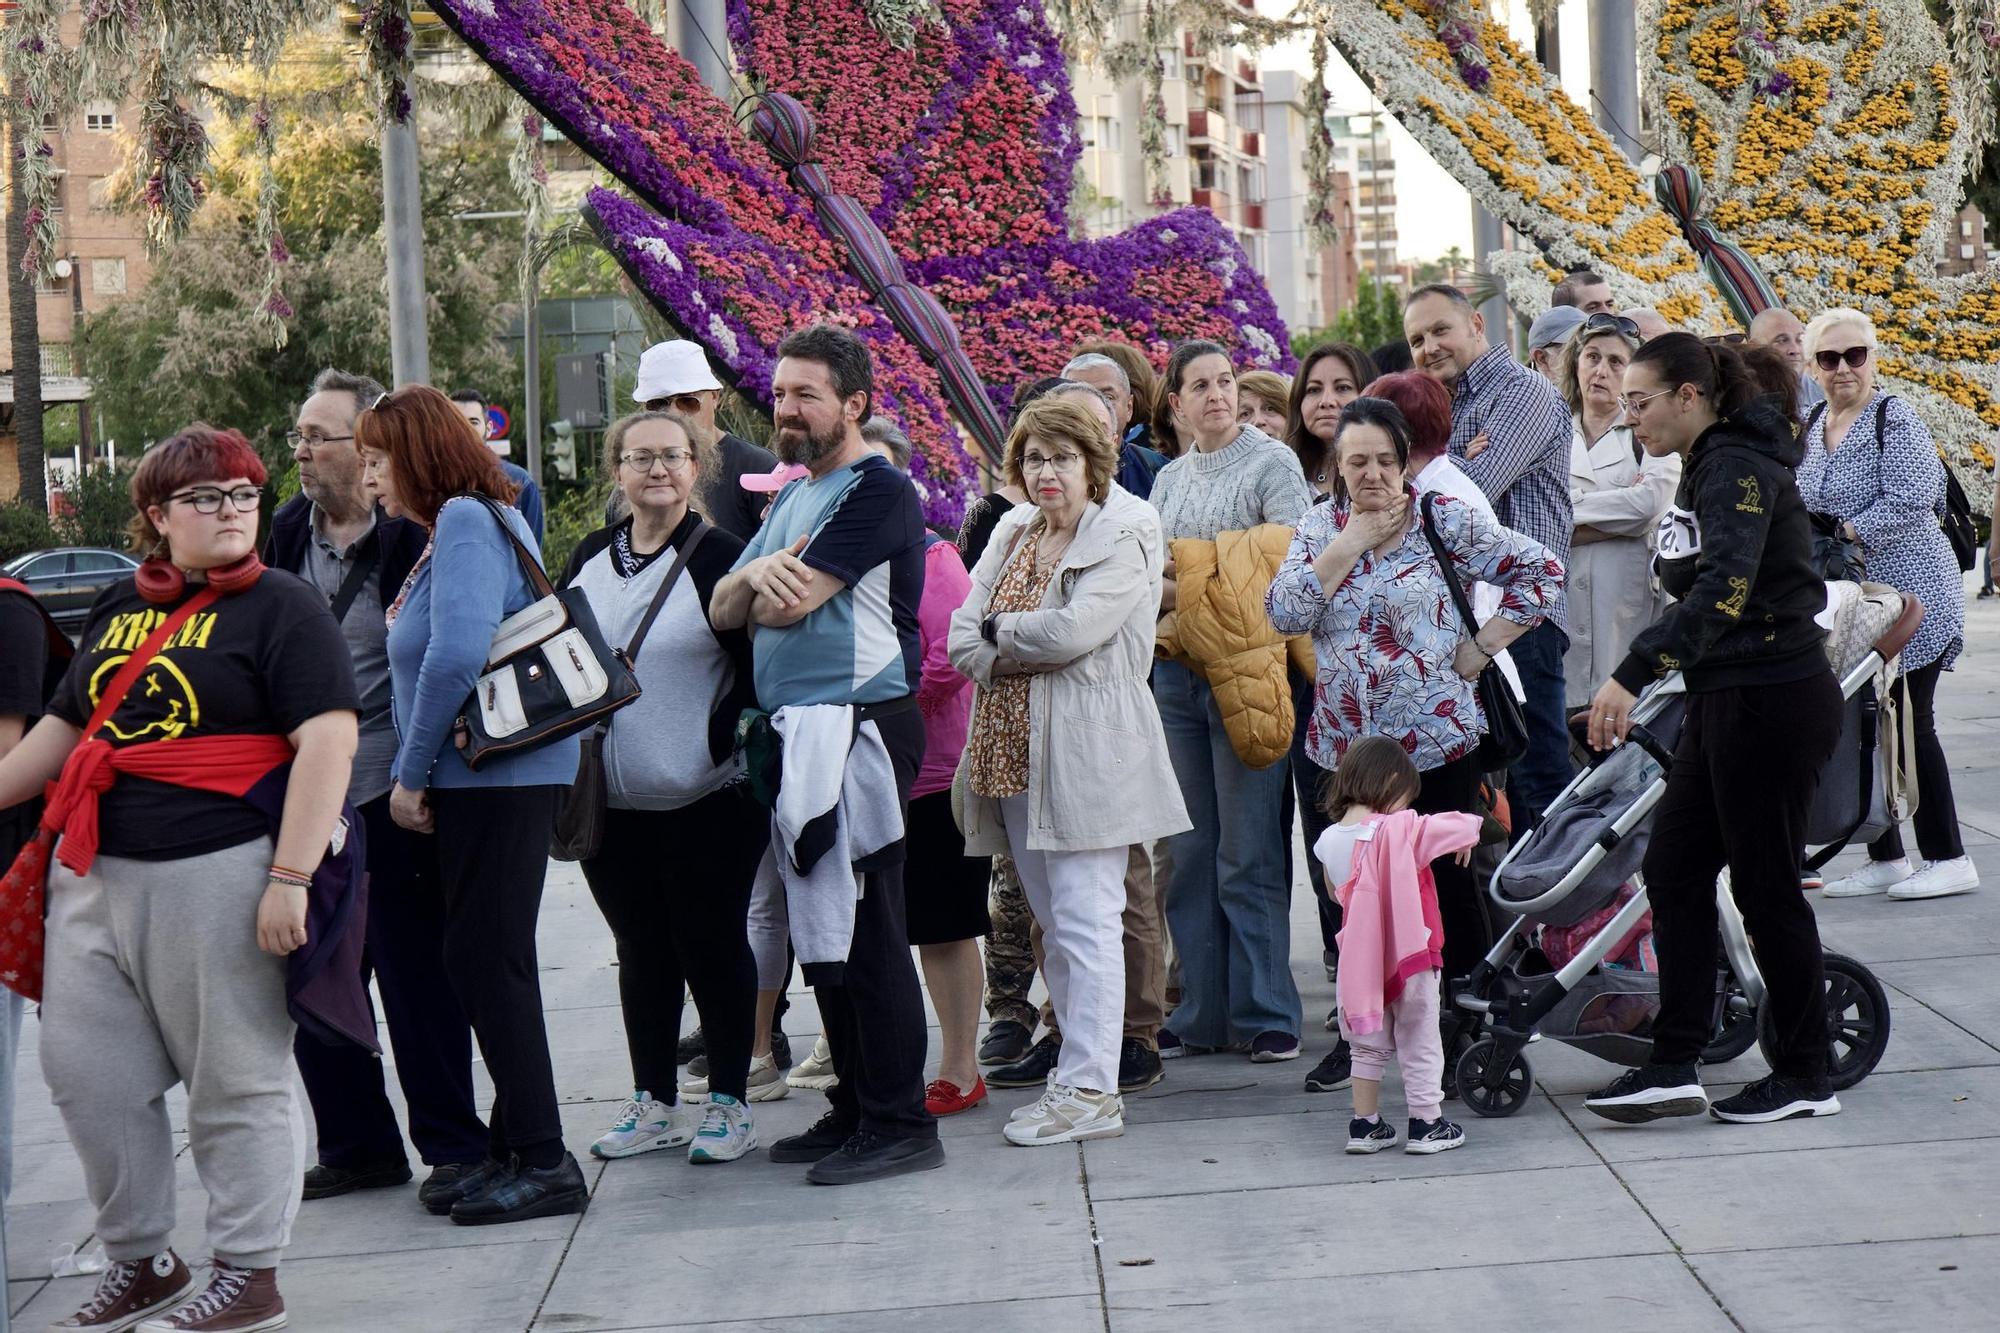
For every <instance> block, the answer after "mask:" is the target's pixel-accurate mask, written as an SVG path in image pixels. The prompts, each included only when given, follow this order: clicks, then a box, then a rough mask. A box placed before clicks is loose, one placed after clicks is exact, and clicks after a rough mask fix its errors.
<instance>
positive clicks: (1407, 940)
mask: <svg viewBox="0 0 2000 1333" xmlns="http://www.w3.org/2000/svg"><path fill="white" fill-rule="evenodd" d="M1422 785H1423V779H1422V778H1421V777H1419V776H1418V773H1417V766H1416V765H1415V764H1413V763H1412V762H1410V756H1409V755H1408V754H1407V753H1406V752H1405V751H1404V749H1403V747H1402V745H1401V744H1400V743H1399V742H1396V741H1393V740H1390V739H1389V738H1387V737H1385V736H1369V737H1365V738H1364V739H1362V740H1360V741H1357V742H1356V743H1355V744H1354V746H1353V747H1352V748H1351V749H1349V750H1348V752H1347V754H1346V755H1345V756H1344V757H1343V758H1342V759H1341V761H1340V767H1339V768H1338V769H1337V770H1335V771H1334V774H1333V777H1332V780H1331V781H1330V782H1329V783H1328V784H1327V795H1326V806H1325V809H1326V813H1327V815H1328V817H1329V818H1331V819H1332V820H1333V821H1334V823H1333V824H1332V826H1331V827H1329V828H1328V829H1327V830H1326V832H1324V833H1322V834H1321V835H1320V838H1319V841H1318V842H1317V843H1316V844H1314V846H1313V855H1314V856H1316V857H1318V858H1319V861H1320V864H1321V865H1322V866H1323V867H1325V870H1326V883H1327V886H1328V892H1330V893H1332V894H1333V895H1334V897H1335V899H1336V900H1337V901H1338V902H1339V903H1340V907H1341V928H1340V934H1339V936H1338V937H1337V939H1338V943H1339V945H1340V976H1339V981H1338V983H1337V987H1338V995H1339V998H1340V1032H1341V1035H1342V1036H1343V1037H1345V1038H1346V1039H1347V1041H1348V1044H1349V1045H1350V1046H1352V1047H1353V1050H1354V1119H1353V1120H1352V1121H1351V1122H1350V1123H1349V1125H1348V1129H1347V1151H1349V1152H1351V1153H1373V1152H1380V1151H1381V1150H1382V1149H1384V1148H1388V1147H1393V1146H1394V1145H1395V1142H1396V1131H1395V1130H1394V1129H1393V1128H1392V1127H1390V1126H1389V1125H1388V1124H1387V1123H1386V1122H1384V1121H1383V1119H1382V1117H1381V1114H1380V1106H1381V1098H1382V1071H1383V1070H1384V1069H1386V1068H1387V1067H1388V1064H1389V1060H1390V1058H1391V1057H1395V1058H1396V1059H1397V1060H1398V1061H1399V1063H1400V1064H1401V1067H1402V1071H1403V1095H1404V1098H1405V1099H1406V1100H1407V1101H1408V1103H1409V1112H1410V1127H1409V1135H1408V1138H1407V1139H1406V1141H1405V1142H1404V1144H1403V1151H1404V1152H1407V1153H1435V1152H1445V1151H1447V1150H1449V1149H1452V1148H1456V1147H1458V1146H1459V1145H1460V1144H1462V1143H1464V1142H1465V1131H1464V1130H1462V1129H1460V1128H1459V1127H1458V1126H1457V1125H1454V1124H1452V1123H1451V1122H1450V1121H1449V1120H1446V1119H1445V1118H1444V1105H1443V1093H1442V1089H1443V1085H1444V1041H1443V1038H1442V1037H1441V1036H1440V1035H1439V1032H1438V1004H1439V995H1438V979H1439V978H1438V973H1439V970H1440V968H1441V967H1442V966H1443V958H1444V955H1443V949H1444V927H1443V925H1442V924H1441V923H1440V921H1439V919H1438V905H1437V885H1436V883H1435V882H1434V881H1433V880H1432V878H1431V862H1432V861H1433V860H1435V859H1436V858H1438V857H1440V856H1446V855H1451V854H1454V853H1455V854H1456V855H1457V856H1458V857H1459V864H1461V865H1463V864H1465V863H1466V861H1467V860H1468V859H1469V858H1470V857H1471V855H1472V849H1473V847H1474V846H1475V845H1477V843H1478V842H1479V817H1478V816H1477V815H1468V814H1440V815H1419V814H1416V813H1414V812H1413V811H1411V810H1410V804H1411V803H1412V802H1413V801H1415V800H1416V799H1417V794H1418V792H1419V791H1420V790H1421V789H1422ZM1336 886H1337V887H1336Z"/></svg>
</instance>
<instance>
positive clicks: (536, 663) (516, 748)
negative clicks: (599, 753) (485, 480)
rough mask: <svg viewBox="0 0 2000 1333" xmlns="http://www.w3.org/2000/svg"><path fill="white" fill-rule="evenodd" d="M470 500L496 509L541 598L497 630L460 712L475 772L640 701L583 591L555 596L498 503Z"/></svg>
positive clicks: (465, 750) (465, 749) (626, 665)
mask: <svg viewBox="0 0 2000 1333" xmlns="http://www.w3.org/2000/svg"><path fill="white" fill-rule="evenodd" d="M470 498H472V499H475V500H478V501H479V502H480V503H481V504H483V505H485V506H486V508H487V509H488V510H489V511H491V513H492V514H493V519H494V521H495V522H496V523H498V524H499V525H500V531H501V532H502V533H504V534H505V535H506V537H507V541H508V542H509V543H510V544H511V545H512V546H513V548H514V558H515V559H516V560H518V561H519V562H520V564H521V572H522V573H523V574H525V575H526V576H527V579H528V583H529V586H531V587H532V588H534V590H535V593H536V599H535V600H534V601H533V602H531V603H529V604H528V605H527V606H524V607H522V608H521V609H520V610H519V611H516V612H515V613H514V614H513V615H511V616H508V617H507V618H506V619H505V620H503V621H501V622H500V628H499V629H497V630H495V631H494V632H493V644H492V646H491V647H490V648H488V649H487V651H486V668H485V670H483V671H482V672H481V673H480V675H479V679H478V680H477V681H476V682H474V684H473V687H472V693H471V695H470V696H468V697H467V698H466V701H465V707H464V709H463V710H462V711H461V712H460V713H459V717H458V730H459V734H460V737H461V741H460V745H459V749H460V752H461V753H462V754H463V755H464V756H465V763H466V767H468V768H474V769H476V768H478V767H479V766H480V765H481V764H483V763H485V762H486V761H487V760H489V759H495V758H498V757H500V756H503V755H510V754H522V753H525V752H526V751H529V750H533V749H537V748H539V747H541V746H544V745H547V744H549V743H550V742H551V741H558V740H561V739H562V738H563V737H565V736H574V735H575V734H576V733H578V732H580V731H584V730H587V729H588V728H590V727H593V726H596V725H597V724H598V723H599V722H602V721H603V720H604V719H605V718H607V717H609V716H610V715H611V714H613V713H615V712H617V711H618V710H619V709H621V708H623V707H624V706H625V705H626V704H629V703H631V702H632V701H633V700H634V699H636V698H638V697H639V680H638V677H636V676H635V675H633V673H632V664H631V663H630V662H628V661H627V660H626V658H625V654H624V653H623V652H622V651H620V650H618V649H614V648H609V647H606V646H605V643H604V635H603V634H602V633H601V632H600V631H599V630H598V628H597V617H596V615H595V614H593V613H592V611H591V609H590V602H589V600H588V599H587V598H586V597H585V596H584V593H583V589H581V588H564V589H562V590H561V591H557V589H556V587H555V585H554V584H552V583H550V582H549V576H548V575H547V574H546V573H545V572H543V570H542V566H541V563H540V562H539V561H537V560H536V559H535V557H534V556H533V555H532V554H530V552H529V551H528V548H527V547H526V546H525V545H524V544H523V543H522V541H521V539H520V538H519V537H516V536H515V535H514V530H513V529H512V528H511V527H509V526H508V524H507V520H506V517H505V515H503V514H502V513H501V510H500V505H499V502H498V501H495V500H492V499H490V498H488V497H487V496H484V495H474V496H472V497H470Z"/></svg>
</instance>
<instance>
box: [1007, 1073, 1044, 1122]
mask: <svg viewBox="0 0 2000 1333" xmlns="http://www.w3.org/2000/svg"><path fill="white" fill-rule="evenodd" d="M1055 1085H1056V1076H1055V1075H1054V1074H1050V1075H1049V1081H1048V1082H1047V1083H1046V1084H1045V1085H1044V1086H1043V1088H1042V1095H1043V1096H1047V1095H1048V1092H1049V1089H1051V1088H1053V1087H1055ZM1041 1109H1042V1102H1041V1098H1040V1097H1037V1098H1036V1099H1035V1100H1034V1101H1031V1102H1023V1103H1022V1104H1021V1105H1019V1106H1017V1107H1015V1108H1014V1109H1013V1110H1011V1111H1009V1112H1008V1113H1007V1123H1008V1124H1010V1125H1011V1124H1013V1123H1014V1122H1015V1121H1016V1120H1026V1119H1027V1118H1028V1117H1029V1116H1031V1115H1033V1114H1035V1112H1037V1111H1039V1110H1041Z"/></svg>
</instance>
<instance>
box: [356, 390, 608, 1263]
mask: <svg viewBox="0 0 2000 1333" xmlns="http://www.w3.org/2000/svg"><path fill="white" fill-rule="evenodd" d="M354 441H355V444H356V445H357V446H358V447H359V448H360V450H361V468H362V482H363V484H364V485H365V486H367V488H368V489H369V491H370V492H372V493H373V495H374V497H375V498H376V500H378V501H379V502H380V503H381V505H382V510H383V512H384V513H386V514H388V515H389V516H390V517H391V518H407V519H409V520H411V521H412V522H414V523H416V524H418V525H420V526H421V527H423V528H424V529H425V530H427V531H428V532H429V533H430V535H431V537H430V542H429V544H428V545H426V546H425V547H424V551H423V554H422V555H420V556H419V557H418V558H417V563H416V566H415V567H414V568H413V569H412V570H411V571H410V576H409V578H408V579H406V580H405V581H404V583H403V587H402V591H400V592H399V593H397V594H396V598H395V600H394V601H393V602H391V603H390V604H389V607H388V612H387V618H388V621H389V684H390V695H391V698H392V700H393V705H394V710H395V716H396V734H397V736H399V737H400V738H401V740H402V745H401V747H400V748H399V749H398V751H397V753H396V760H395V764H394V766H393V768H392V769H391V773H392V776H393V777H394V779H395V785H394V786H392V787H391V788H390V790H389V814H390V817H391V818H393V819H394V820H395V821H396V822H397V823H398V824H400V825H402V826H403V827H404V828H407V829H410V830H412V831H413V832H417V833H429V834H434V835H436V840H437V857H438V873H439V882H440V883H441V884H442V885H443V888H444V904H445V923H444V966H445V972H446V974H447V975H448V976H449V977H450V980H451V985H452V989H453V990H454V991H456V992H457V994H458V999H459V1003H460V1004H462V1005H463V1006H464V1007H465V1016H466V1018H467V1019H468V1020H469V1021H470V1022H471V1024H472V1032H473V1035H474V1036H475V1037H477V1038H478V1039H479V1050H480V1053H481V1054H482V1055H483V1056H484V1057H485V1060H486V1069H487V1072H488V1073H490V1074H492V1076H493V1113H492V1114H491V1115H490V1116H489V1117H488V1118H487V1127H488V1132H489V1141H488V1149H487V1152H488V1156H487V1160H486V1161H485V1162H483V1163H481V1164H480V1165H479V1166H477V1167H475V1168H473V1169H472V1170H471V1171H468V1172H466V1173H465V1174H464V1175H462V1176H459V1177H457V1178H456V1179H452V1180H446V1181H442V1182H438V1183H437V1184H436V1185H435V1186H431V1185H426V1187H425V1189H424V1190H423V1191H421V1192H419V1195H418V1197H419V1199H421V1200H422V1202H423V1205H424V1207H426V1208H427V1209H429V1210H430V1211H431V1212H432V1213H435V1214H437V1215H439V1216H444V1215H446V1214H449V1215H450V1216H451V1220H452V1221H454V1222H457V1223H459V1224H461V1225H464V1226H479V1225H485V1224H489V1223H495V1222H520V1221H525V1220H527V1219H528V1218H531V1217H552V1216H555V1215H556V1214H559V1213H580V1212H582V1211H583V1209H584V1206H585V1204H586V1203H587V1202H588V1191H587V1190H586V1188H585V1186H584V1180H583V1171H582V1169H581V1168H580V1167H579V1166H578V1165H577V1163H576V1159H575V1158H574V1157H572V1156H570V1154H569V1153H568V1152H567V1151H565V1150H564V1148H563V1141H562V1122H561V1121H560V1120H559V1119H558V1118H557V1114H556V1089H555V1073H554V1070H553V1068H552V1067H551V1065H550V1062H549V1039H548V1032H547V1030H546V1029H545V1028H544V1026H543V1024H542V990H541V981H540V979H539V975H538V971H539V965H538V961H537V958H536V954H535V921H536V918H537V917H538V916H539V915H540V913H541V906H542V880H543V875H544V873H545V871H546V870H547V868H548V845H549V825H550V822H551V820H552V819H553V817H554V814H555V805H556V794H557V792H558V790H559V789H561V788H563V787H566V786H568V785H569V784H570V782H571V781H572V780H574V778H575V777H576V760H577V741H576V738H575V737H573V736H572V737H569V738H566V739H564V740H560V741H556V742H554V743H552V744H548V745H543V746H540V747H537V748H535V749H531V750H524V751H516V752H513V753H510V754H506V755H502V756H499V757H496V758H492V759H489V760H487V761H486V762H485V763H483V764H481V765H480V767H479V769H478V771H476V772H475V771H474V770H473V769H472V768H470V767H468V766H467V764H466V762H465V759H464V758H463V756H461V755H460V754H459V751H458V747H457V745H456V744H454V742H453V731H454V727H455V724H456V722H457V719H458V715H459V714H460V713H461V712H462V711H464V709H465V706H466V697H467V696H468V695H470V694H471V693H472V687H473V684H474V682H475V681H476V680H477V679H478V678H479V675H480V673H481V672H482V671H483V670H484V669H485V666H486V659H487V655H488V650H489V649H490V648H491V646H492V643H493V635H494V631H496V630H497V629H498V628H499V627H500V622H501V621H503V620H505V619H506V618H507V617H508V616H511V615H513V614H514V613H515V612H517V611H520V610H523V609H525V608H526V607H528V606H529V605H530V604H531V603H533V602H534V601H535V600H536V598H537V595H538V594H537V592H536V589H535V587H534V585H533V584H531V583H530V582H529V580H528V576H527V573H526V571H525V570H524V569H523V568H522V566H521V563H520V560H519V558H518V557H517V556H516V554H515V546H514V542H513V541H511V540H509V536H508V533H509V532H511V533H512V534H513V537H514V538H515V539H518V540H519V541H520V543H521V545H522V546H523V547H525V548H526V549H527V550H528V551H530V552H531V553H535V554H536V556H537V558H539V548H538V547H537V545H536V543H535V537H534V534H533V533H532V532H530V531H529V529H528V524H527V521H526V520H525V519H523V518H522V517H521V515H520V512H519V511H518V510H516V509H514V508H513V507H512V505H511V504H509V503H508V502H509V501H511V500H512V499H513V498H514V489H515V488H514V483H512V482H511V481H509V480H507V477H506V475H505V474H504V473H503V472H502V471H501V470H500V460H499V458H498V457H496V456H495V455H494V454H493V452H492V451H491V450H490V449H488V448H487V447H486V443H485V441H484V440H482V439H480V438H479V437H478V436H477V435H475V434H474V433H473V432H471V431H469V430H467V429H466V428H465V419H464V418H463V417H461V416H459V414H458V412H457V410H456V409H455V408H454V407H453V406H452V404H451V402H450V400H449V399H447V398H446V397H445V396H444V395H443V394H441V393H439V392H438V391H437V390H436V389H433V388H430V387H429V386H427V385H422V384H416V385H410V386H407V387H405V388H401V389H398V390H396V391H395V392H394V393H386V394H383V395H382V397H380V398H379V399H377V400H376V401H375V403H374V405H373V406H371V407H369V408H368V409H367V410H366V411H364V412H362V414H361V415H360V417H358V418H357V419H356V420H355V423H354ZM482 498H483V499H485V500H488V501H495V502H497V503H496V504H491V505H489V504H484V503H481V499H482ZM502 523H504V524H506V525H507V527H506V530H505V531H503V530H502V528H501V524H502Z"/></svg>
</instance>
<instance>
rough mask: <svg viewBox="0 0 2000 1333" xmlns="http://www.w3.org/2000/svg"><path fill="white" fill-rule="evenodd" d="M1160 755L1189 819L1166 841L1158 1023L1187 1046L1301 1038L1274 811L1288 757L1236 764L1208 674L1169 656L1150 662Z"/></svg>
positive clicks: (1287, 777)
mask: <svg viewBox="0 0 2000 1333" xmlns="http://www.w3.org/2000/svg"><path fill="white" fill-rule="evenodd" d="M1153 697H1154V698H1155V699H1156V700H1157V701H1158V703H1159V706H1160V722H1161V724H1162V725H1163V726H1164V727H1165V728H1166V733H1167V754H1168V756H1169V757H1170V758H1171V759H1172V760H1173V765H1174V777H1175V778H1176V779H1177V780H1178V781H1179V782H1180V787H1181V799H1182V800H1183V801H1185V802H1186V803H1187V810H1188V817H1189V818H1190V819H1191V820H1192V821H1193V822H1194V828H1193V829H1191V830H1190V831H1188V832H1186V833H1181V834H1177V835H1175V836H1174V837H1172V838H1170V839H1168V840H1167V841H1168V849H1169V853H1170V859H1171V862H1172V867H1171V870H1170V873H1169V877H1168V880H1167V928H1168V929H1169V930H1170V931H1172V932H1173V937H1174V948H1175V949H1176V950H1177V951H1178V952H1179V954H1180V963H1181V1002H1180V1006H1179V1007H1178V1008H1176V1009H1175V1010H1174V1012H1173V1015H1172V1016H1171V1017H1170V1018H1168V1020H1167V1026H1168V1027H1169V1028H1171V1029H1172V1030H1173V1032H1174V1034H1175V1035H1176V1036H1178V1037H1179V1038H1180V1039H1181V1040H1182V1041H1184V1042H1188V1043H1191V1044H1193V1045H1196V1046H1227V1045H1230V1044H1232V1043H1236V1042H1247V1041H1249V1040H1250V1039H1251V1038H1253V1037H1255V1036H1256V1035H1257V1034H1258V1033H1260V1032H1283V1033H1287V1034H1289V1035H1291V1036H1294V1037H1296V1036H1298V1035H1299V1029H1300V1026H1301V1017H1300V1012H1299V988H1298V986H1297V985H1296V984H1295V983H1294V982H1293V980H1292V968H1291V883H1290V879H1289V877H1288V876H1287V874H1286V870H1287V864H1286V856H1285V839H1284V830H1283V827H1282V824H1281V811H1282V808H1283V806H1284V799H1285V789H1286V787H1287V785H1288V784H1289V783H1290V781H1291V765H1290V764H1287V763H1284V762H1279V763H1276V764H1273V765H1271V766H1270V767H1269V768H1264V769H1253V768H1249V767H1247V766H1245V765H1244V763H1243V761H1242V760H1240V759H1238V758H1237V757H1236V752H1235V751H1234V750H1233V749H1231V748H1230V745H1229V734H1228V732H1227V731H1225V730H1224V729H1223V725H1222V714H1221V713H1220V712H1218V711H1217V709H1216V706H1215V696H1214V694H1213V692H1212V691H1210V689H1209V688H1208V683H1207V682H1206V681H1204V680H1202V679H1201V677H1200V676H1198V675H1196V674H1195V673H1194V672H1193V671H1190V670H1189V669H1188V668H1186V667H1184V666H1181V665H1180V664H1179V663H1176V662H1162V663H1159V664H1158V665H1156V666H1155V667H1154V669H1153Z"/></svg>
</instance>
